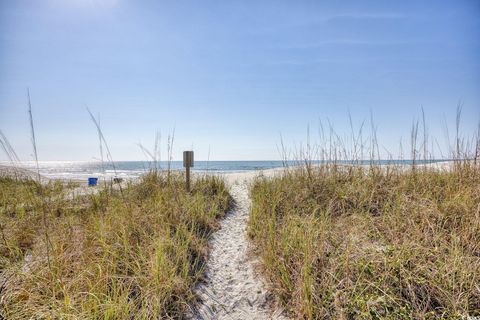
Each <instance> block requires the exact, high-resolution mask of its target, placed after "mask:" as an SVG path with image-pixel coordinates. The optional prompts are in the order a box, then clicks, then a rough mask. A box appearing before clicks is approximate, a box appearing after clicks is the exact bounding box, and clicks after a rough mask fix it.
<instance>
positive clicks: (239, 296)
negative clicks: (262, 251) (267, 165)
mask: <svg viewBox="0 0 480 320" xmlns="http://www.w3.org/2000/svg"><path fill="white" fill-rule="evenodd" d="M239 178H243V181H241V180H242V179H239ZM245 178H246V179H245ZM226 180H227V181H229V182H230V184H231V188H230V193H231V195H232V196H233V198H234V200H235V207H234V209H233V210H231V211H230V212H229V213H227V215H226V216H225V218H224V219H223V220H222V221H221V222H220V225H221V228H220V230H218V231H217V232H215V233H214V234H213V235H212V238H211V240H210V241H211V242H210V245H211V252H210V255H209V260H208V262H207V267H206V274H205V277H206V281H205V283H202V284H200V285H199V286H198V287H197V288H196V293H197V295H198V296H199V297H200V299H201V302H200V304H199V305H198V306H196V307H195V309H196V310H195V315H194V316H193V318H195V319H284V316H283V315H281V310H278V311H277V312H273V310H272V307H271V305H272V303H271V295H270V294H269V293H268V291H267V289H266V286H265V283H264V282H263V279H262V277H261V276H260V275H259V274H257V272H256V271H255V270H254V266H255V264H256V263H257V262H258V261H257V260H256V259H255V258H254V257H252V256H251V255H249V254H248V252H249V242H248V239H247V221H248V215H249V209H250V199H249V195H248V181H249V180H251V177H247V176H245V175H237V176H229V177H227V178H226ZM232 181H235V182H234V183H232Z"/></svg>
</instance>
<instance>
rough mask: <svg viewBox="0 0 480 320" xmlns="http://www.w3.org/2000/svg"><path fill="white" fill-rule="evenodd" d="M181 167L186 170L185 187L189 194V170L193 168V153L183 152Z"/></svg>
mask: <svg viewBox="0 0 480 320" xmlns="http://www.w3.org/2000/svg"><path fill="white" fill-rule="evenodd" d="M183 166H184V167H185V170H186V172H185V173H186V175H185V177H186V181H185V187H186V189H187V192H190V168H191V167H193V151H183Z"/></svg>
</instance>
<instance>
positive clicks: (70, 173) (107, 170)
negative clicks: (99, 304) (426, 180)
mask: <svg viewBox="0 0 480 320" xmlns="http://www.w3.org/2000/svg"><path fill="white" fill-rule="evenodd" d="M439 161H445V160H432V161H428V162H439ZM339 162H341V163H346V164H348V163H352V161H339ZM375 162H376V163H377V164H404V165H407V164H411V163H412V161H411V160H378V161H375ZM417 162H419V163H422V161H417ZM299 163H300V162H298V161H288V162H287V165H289V166H294V165H298V164H299ZM312 163H320V161H312ZM356 163H357V164H358V161H357V162H356ZM370 163H371V162H370V161H369V160H368V161H367V160H366V161H362V162H360V164H365V165H367V164H370ZM0 164H4V165H8V163H7V162H0ZM282 166H284V162H282V161H275V160H272V161H195V165H194V167H193V168H192V171H193V172H215V173H229V172H244V171H250V170H266V169H272V168H280V167H282ZM21 167H24V168H27V169H31V170H32V169H35V168H36V166H35V162H33V161H28V162H22V164H21ZM154 167H155V166H154V163H153V162H150V161H115V162H113V164H112V163H107V162H105V163H104V164H103V165H102V163H101V162H100V161H40V162H39V168H40V174H41V175H43V176H45V177H47V178H50V179H74V180H82V179H87V178H88V177H106V178H109V177H120V178H126V179H131V178H136V177H139V176H140V175H142V174H144V173H146V172H148V171H149V170H151V169H153V168H154ZM157 167H158V168H160V169H167V168H168V163H167V162H166V161H161V162H159V163H157ZM170 169H172V170H183V163H182V161H172V162H171V163H170Z"/></svg>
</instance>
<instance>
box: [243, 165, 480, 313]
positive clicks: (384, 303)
mask: <svg viewBox="0 0 480 320" xmlns="http://www.w3.org/2000/svg"><path fill="white" fill-rule="evenodd" d="M310 169H311V168H310ZM251 194H252V211H251V217H250V222H249V234H250V236H251V237H252V239H253V241H254V243H255V244H256V245H257V247H258V252H259V254H260V255H261V257H262V261H263V266H264V268H265V270H266V273H267V275H268V278H269V279H270V281H271V284H272V287H273V291H274V292H275V293H276V294H277V296H278V297H280V299H281V301H282V302H283V303H284V305H285V306H286V307H287V309H288V310H289V311H290V312H291V313H292V314H293V315H294V316H295V318H299V319H300V318H306V319H324V318H328V319H356V318H365V319H379V318H382V319H411V318H416V319H425V318H427V319H428V318H430V319H435V318H459V317H462V316H467V315H470V316H479V315H480V272H479V270H480V169H479V167H478V166H477V165H475V164H473V162H471V161H462V162H458V163H456V165H455V166H452V170H449V171H439V170H428V169H425V170H405V168H403V167H391V166H390V167H387V168H381V167H378V166H373V167H367V168H365V167H360V166H339V165H334V164H326V165H322V166H319V167H317V168H314V169H313V170H308V171H307V170H306V169H305V168H302V169H298V170H290V171H287V172H286V173H285V174H284V175H283V176H281V177H277V178H274V179H266V178H262V179H258V180H257V181H256V182H255V183H254V185H253V188H252V191H251Z"/></svg>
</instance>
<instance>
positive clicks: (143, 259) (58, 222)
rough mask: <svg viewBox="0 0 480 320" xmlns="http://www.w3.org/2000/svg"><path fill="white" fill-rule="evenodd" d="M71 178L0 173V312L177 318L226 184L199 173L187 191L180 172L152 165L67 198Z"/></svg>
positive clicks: (224, 199)
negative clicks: (130, 180)
mask: <svg viewBox="0 0 480 320" xmlns="http://www.w3.org/2000/svg"><path fill="white" fill-rule="evenodd" d="M72 187H73V186H71V185H65V184H62V183H60V182H56V183H50V184H47V185H40V184H38V183H36V182H33V181H31V180H27V181H22V182H19V181H16V180H13V179H9V178H1V179H0V201H1V203H0V210H1V212H0V219H1V220H0V221H1V231H2V234H1V241H0V252H1V263H0V268H1V270H0V271H1V279H0V280H1V282H2V284H1V287H0V295H1V297H2V299H1V301H0V305H1V310H0V312H1V316H0V317H2V318H7V319H26V318H35V319H129V318H130V319H131V318H139V319H141V318H144V319H151V318H181V317H182V315H183V314H184V312H185V310H186V308H187V305H188V302H190V301H191V300H192V299H193V294H192V289H193V286H194V284H195V283H196V282H197V281H198V280H199V279H200V278H201V276H202V268H203V265H204V259H205V257H206V249H207V237H208V235H209V234H210V233H211V232H212V231H213V230H214V229H215V228H216V227H217V218H219V217H221V216H222V215H223V213H224V212H225V211H226V210H227V208H228V207H229V205H230V201H231V200H230V196H229V194H228V192H227V191H226V188H225V185H224V183H223V182H222V181H221V180H220V179H219V178H216V177H202V178H198V179H196V180H195V181H194V183H193V185H192V192H191V193H187V192H186V191H185V190H184V182H183V179H182V176H181V175H180V174H175V173H170V174H169V176H168V178H167V176H166V174H164V173H161V172H156V171H155V172H151V173H150V174H147V175H146V176H144V177H143V178H142V179H141V181H139V182H138V183H135V184H129V185H128V186H126V187H125V188H123V190H122V193H120V192H119V191H118V190H117V189H116V188H114V187H112V186H108V185H107V186H106V187H104V188H103V189H102V190H101V191H100V192H99V193H97V194H93V195H85V196H79V197H75V198H73V199H70V197H69V196H68V195H69V194H70V192H71V189H72ZM43 215H45V217H46V224H43V223H42V222H41V221H42V216H43ZM44 234H46V235H47V236H46V237H45V236H44ZM47 248H49V250H47Z"/></svg>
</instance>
